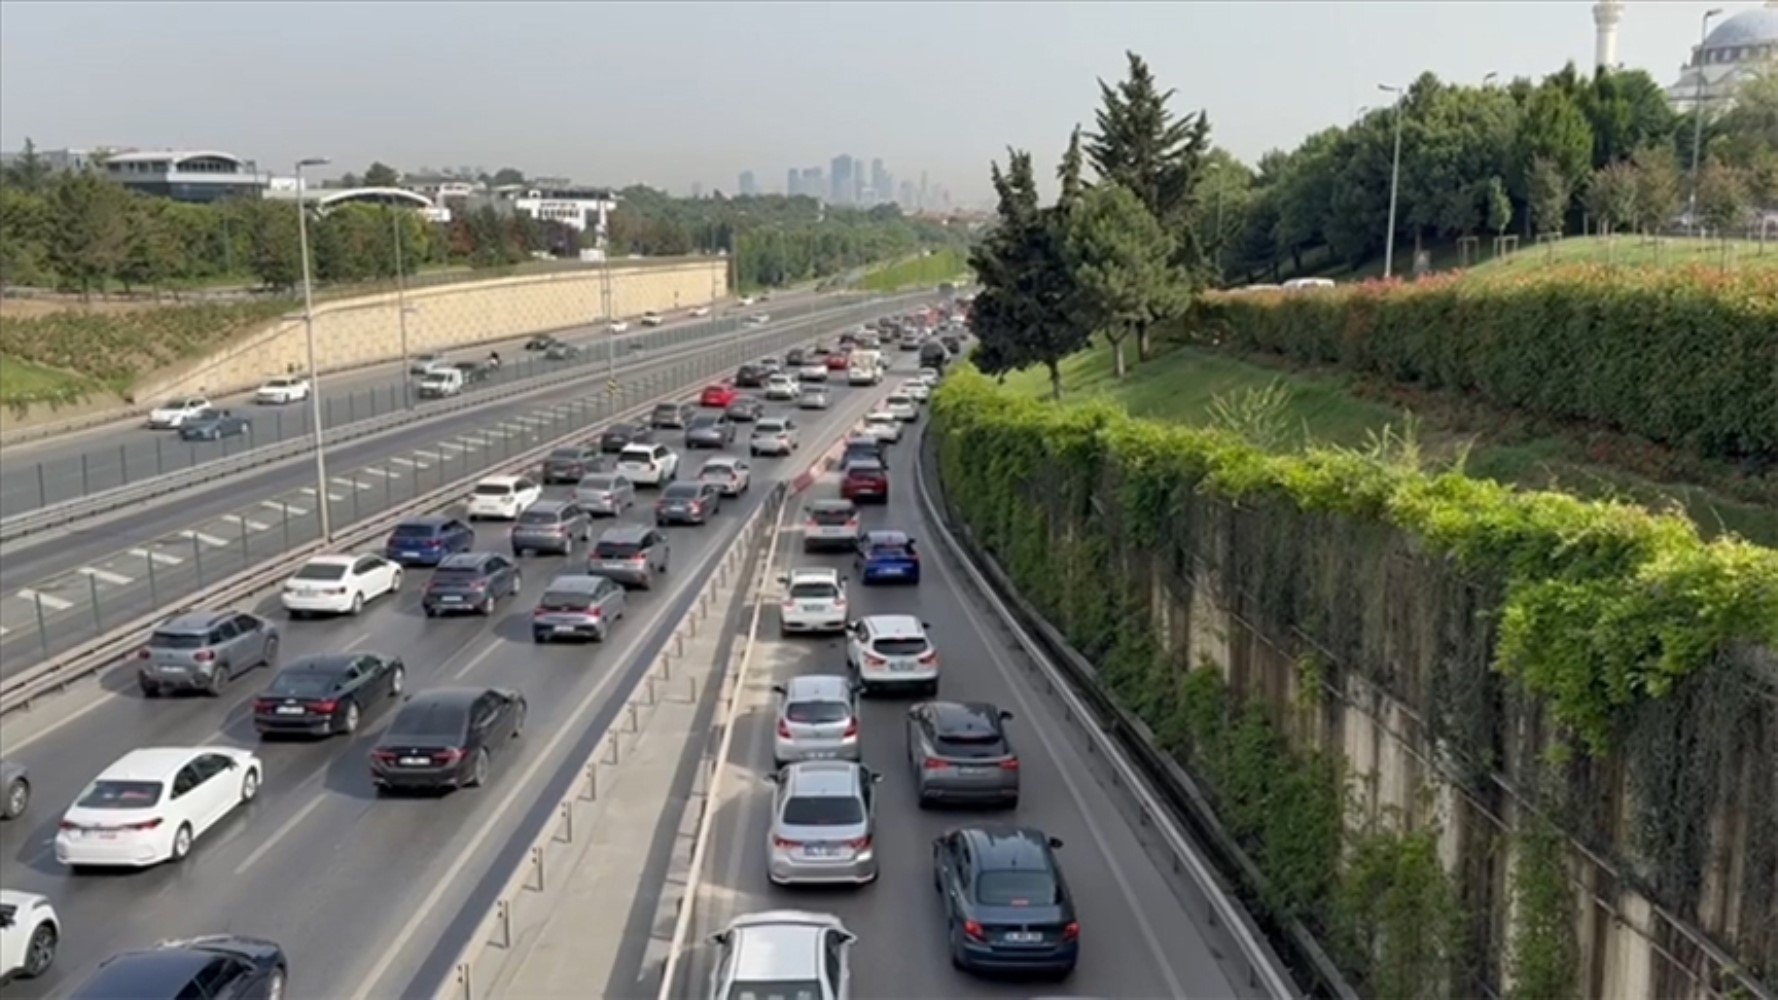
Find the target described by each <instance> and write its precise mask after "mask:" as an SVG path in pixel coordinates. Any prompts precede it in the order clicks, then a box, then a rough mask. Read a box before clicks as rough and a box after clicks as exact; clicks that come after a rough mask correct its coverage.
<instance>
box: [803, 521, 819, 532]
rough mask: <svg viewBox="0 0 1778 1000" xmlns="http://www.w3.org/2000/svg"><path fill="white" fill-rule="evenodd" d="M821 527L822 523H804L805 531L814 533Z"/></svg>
mask: <svg viewBox="0 0 1778 1000" xmlns="http://www.w3.org/2000/svg"><path fill="white" fill-rule="evenodd" d="M820 527H821V522H820V521H806V522H804V523H803V530H804V531H814V530H816V529H817V528H820Z"/></svg>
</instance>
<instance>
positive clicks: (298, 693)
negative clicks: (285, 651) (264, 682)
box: [266, 670, 333, 698]
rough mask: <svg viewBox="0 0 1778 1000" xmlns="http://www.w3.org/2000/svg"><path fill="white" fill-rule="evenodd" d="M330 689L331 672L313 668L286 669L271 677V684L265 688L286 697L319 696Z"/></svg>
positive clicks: (331, 684)
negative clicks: (321, 671)
mask: <svg viewBox="0 0 1778 1000" xmlns="http://www.w3.org/2000/svg"><path fill="white" fill-rule="evenodd" d="M331 690H333V675H332V674H323V673H319V672H317V671H314V670H286V671H284V672H283V673H281V674H279V675H278V676H276V677H274V678H272V686H271V687H269V688H267V689H266V693H267V694H278V695H283V696H285V697H287V698H319V697H320V696H322V695H324V694H326V693H327V692H329V691H331Z"/></svg>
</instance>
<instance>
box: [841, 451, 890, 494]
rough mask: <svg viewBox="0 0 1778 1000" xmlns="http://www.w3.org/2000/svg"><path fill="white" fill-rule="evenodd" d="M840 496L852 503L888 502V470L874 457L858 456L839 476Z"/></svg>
mask: <svg viewBox="0 0 1778 1000" xmlns="http://www.w3.org/2000/svg"><path fill="white" fill-rule="evenodd" d="M840 496H841V497H842V498H844V499H846V500H850V501H852V502H853V503H863V502H865V501H867V500H868V501H874V502H876V503H888V502H889V470H888V469H886V468H884V467H883V463H882V462H879V461H877V460H876V459H874V458H860V459H856V460H854V461H853V462H852V463H851V464H849V465H847V466H846V472H845V475H844V476H842V477H840Z"/></svg>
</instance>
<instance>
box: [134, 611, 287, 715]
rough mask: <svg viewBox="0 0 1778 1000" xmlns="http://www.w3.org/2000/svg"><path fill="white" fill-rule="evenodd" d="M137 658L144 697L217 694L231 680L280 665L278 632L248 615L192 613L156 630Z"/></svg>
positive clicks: (241, 613) (138, 681)
mask: <svg viewBox="0 0 1778 1000" xmlns="http://www.w3.org/2000/svg"><path fill="white" fill-rule="evenodd" d="M136 657H137V660H138V663H139V665H138V667H137V668H136V681H137V683H138V684H140V685H141V687H142V694H143V695H144V696H146V697H149V698H153V697H155V696H156V695H158V694H160V693H161V692H163V691H167V690H188V691H202V692H204V693H206V694H210V695H218V694H221V693H222V689H223V688H224V687H227V686H228V682H229V679H230V678H232V677H234V676H237V675H239V674H241V673H242V672H244V671H247V670H251V669H252V668H254V667H257V666H259V665H260V664H262V663H263V664H265V665H266V666H268V667H269V666H272V665H274V664H275V663H276V662H277V660H278V629H277V627H276V626H274V625H273V624H272V623H271V622H269V621H266V620H265V619H264V618H261V617H259V616H258V615H250V614H246V613H244V612H239V611H188V612H186V613H184V614H181V615H176V616H175V617H173V618H172V619H171V620H169V621H167V622H166V623H164V624H162V625H161V626H160V627H158V628H156V629H155V630H154V632H153V633H152V634H151V635H149V637H148V645H146V646H143V647H142V649H141V651H140V652H138V653H137V654H136Z"/></svg>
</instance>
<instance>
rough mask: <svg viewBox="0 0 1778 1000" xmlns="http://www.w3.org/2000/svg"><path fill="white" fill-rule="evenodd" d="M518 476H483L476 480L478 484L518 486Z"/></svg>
mask: <svg viewBox="0 0 1778 1000" xmlns="http://www.w3.org/2000/svg"><path fill="white" fill-rule="evenodd" d="M519 478H520V477H518V476H483V477H482V478H481V479H480V480H478V481H477V482H476V485H477V486H517V485H518V483H519Z"/></svg>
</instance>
